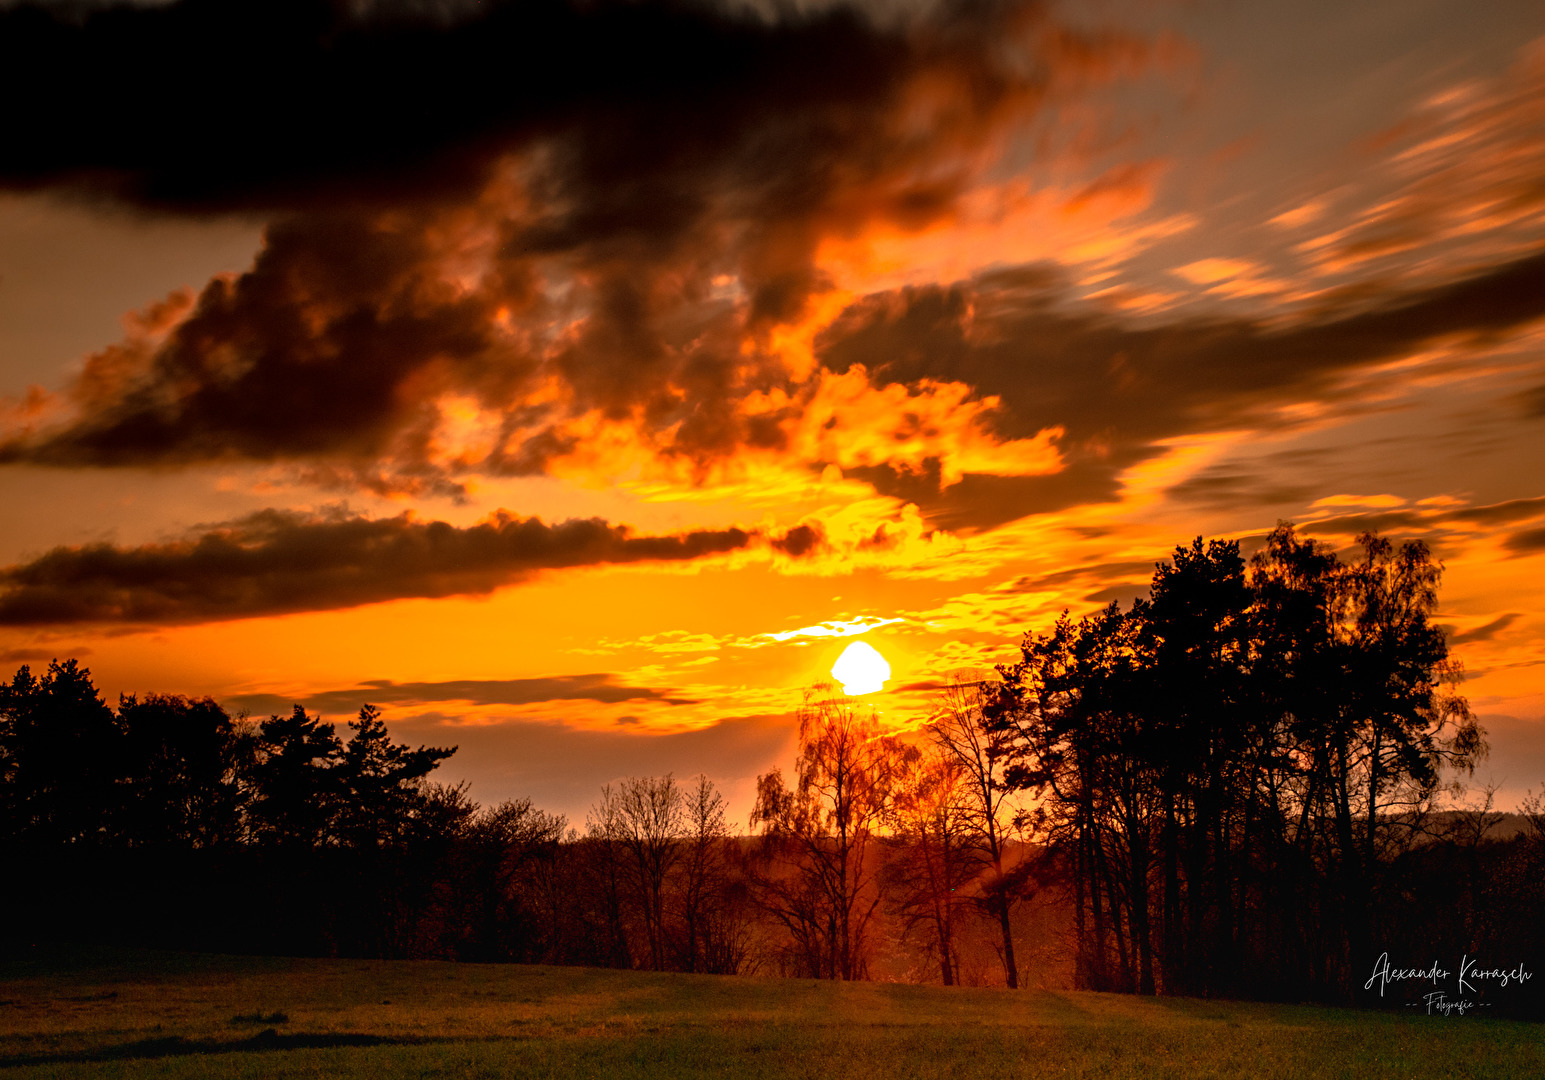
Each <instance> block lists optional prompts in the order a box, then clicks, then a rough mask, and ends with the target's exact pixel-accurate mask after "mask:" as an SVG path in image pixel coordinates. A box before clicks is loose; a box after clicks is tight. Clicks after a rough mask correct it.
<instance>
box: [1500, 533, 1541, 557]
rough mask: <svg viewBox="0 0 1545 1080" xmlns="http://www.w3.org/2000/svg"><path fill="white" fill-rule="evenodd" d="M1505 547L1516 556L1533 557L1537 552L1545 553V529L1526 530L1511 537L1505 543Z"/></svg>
mask: <svg viewBox="0 0 1545 1080" xmlns="http://www.w3.org/2000/svg"><path fill="white" fill-rule="evenodd" d="M1502 546H1503V547H1505V548H1507V549H1508V550H1509V551H1511V552H1513V553H1514V554H1515V555H1532V554H1534V553H1535V552H1536V551H1545V529H1525V530H1523V531H1522V532H1516V533H1514V534H1513V535H1512V536H1509V537H1508V538H1507V540H1505V541H1504V542H1503V545H1502Z"/></svg>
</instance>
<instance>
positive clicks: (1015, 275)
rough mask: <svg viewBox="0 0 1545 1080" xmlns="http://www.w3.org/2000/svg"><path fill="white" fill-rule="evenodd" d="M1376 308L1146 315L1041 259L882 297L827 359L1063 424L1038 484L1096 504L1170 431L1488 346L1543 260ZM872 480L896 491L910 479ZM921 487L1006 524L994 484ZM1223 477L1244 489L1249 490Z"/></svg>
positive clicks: (1537, 293) (1522, 319) (1534, 282)
mask: <svg viewBox="0 0 1545 1080" xmlns="http://www.w3.org/2000/svg"><path fill="white" fill-rule="evenodd" d="M1362 302H1363V304H1364V306H1363V308H1362V309H1361V310H1359V311H1357V312H1355V313H1341V314H1326V315H1320V316H1308V317H1306V318H1304V319H1302V320H1300V321H1299V322H1297V323H1295V324H1292V325H1288V326H1281V325H1278V324H1268V323H1266V322H1264V321H1256V320H1252V319H1246V318H1223V317H1213V316H1192V317H1184V318H1177V319H1173V320H1171V321H1168V322H1164V321H1155V320H1145V321H1142V322H1136V321H1132V320H1124V319H1121V318H1119V317H1116V316H1113V315H1109V314H1104V313H1101V312H1099V311H1097V310H1095V309H1092V308H1089V307H1087V306H1083V307H1081V306H1078V305H1074V304H1072V303H1070V302H1069V301H1068V290H1067V289H1066V287H1065V286H1064V285H1063V284H1061V283H1060V281H1059V280H1058V278H1057V277H1056V276H1055V275H1053V274H1051V273H1050V272H1048V271H1047V270H1045V269H1044V268H1027V269H1024V270H1020V271H1014V272H1001V273H994V274H988V275H984V276H982V277H980V278H978V279H976V280H975V281H972V282H968V283H962V284H959V285H955V286H924V287H916V288H909V289H904V290H899V291H896V292H892V293H887V294H883V295H875V296H871V297H868V298H866V299H864V300H862V301H860V302H858V303H856V304H854V305H853V306H852V307H851V308H849V309H848V310H847V311H846V312H845V313H844V314H843V316H842V317H841V318H839V319H838V320H837V321H836V323H834V324H833V325H832V326H831V327H830V328H828V329H827V330H826V331H825V332H824V334H823V336H822V337H821V339H820V340H819V342H818V345H819V355H820V357H821V359H822V361H823V362H824V363H825V364H826V365H827V366H828V367H829V368H831V369H833V370H836V371H846V370H848V369H850V368H851V367H853V366H854V365H857V364H862V365H863V367H864V369H865V370H866V371H867V372H868V374H869V377H870V380H871V381H872V382H873V383H875V384H877V385H883V384H887V383H894V382H900V383H906V384H913V383H917V382H918V381H920V380H923V379H943V380H953V381H959V382H963V383H966V384H968V385H970V386H973V387H975V388H977V390H978V391H980V392H981V393H982V394H984V395H985V394H993V395H997V396H998V397H999V398H1001V399H1002V402H1003V405H1004V408H1003V409H1002V410H1001V411H1000V413H999V415H998V428H999V431H1000V433H1001V434H1003V435H1004V436H1008V437H1025V436H1029V435H1033V434H1034V433H1036V432H1038V431H1041V430H1044V429H1046V428H1050V427H1054V426H1061V427H1063V428H1064V429H1065V431H1066V435H1065V437H1064V438H1063V439H1062V440H1060V442H1059V446H1060V448H1061V449H1062V451H1063V454H1064V457H1065V458H1066V459H1067V460H1068V461H1069V469H1068V474H1069V475H1068V476H1065V477H1062V478H1055V477H1054V478H1043V479H1042V480H1041V482H1040V484H1039V485H1033V484H1027V485H1026V489H1027V491H1035V489H1036V487H1037V486H1039V487H1040V488H1041V490H1042V491H1045V490H1048V489H1049V490H1056V491H1058V494H1059V495H1060V496H1061V497H1063V498H1066V499H1068V500H1071V501H1096V500H1098V499H1101V498H1108V497H1111V496H1112V495H1113V494H1114V492H1115V477H1116V476H1117V474H1118V473H1119V472H1120V471H1121V470H1123V469H1125V468H1128V467H1130V466H1131V465H1132V464H1134V463H1136V462H1138V461H1140V460H1142V459H1143V458H1144V457H1146V456H1149V455H1150V454H1152V453H1153V452H1154V451H1153V449H1152V447H1153V446H1154V444H1155V443H1157V442H1158V441H1159V440H1162V439H1166V438H1171V437H1174V436H1177V435H1182V434H1186V433H1190V432H1196V431H1203V430H1210V429H1215V428H1217V427H1219V426H1221V425H1225V424H1228V425H1233V424H1237V423H1240V422H1251V423H1271V422H1272V421H1271V419H1270V417H1269V416H1268V415H1267V410H1268V409H1269V407H1270V406H1272V405H1275V404H1280V403H1283V402H1285V401H1291V400H1301V399H1303V398H1306V397H1308V398H1313V397H1320V398H1326V397H1331V396H1334V394H1335V393H1337V392H1338V391H1337V390H1336V387H1335V384H1336V382H1337V381H1338V380H1339V379H1341V378H1343V377H1344V376H1345V375H1346V374H1347V373H1349V372H1351V371H1355V370H1357V369H1360V368H1366V367H1369V366H1371V365H1374V364H1377V363H1380V362H1383V361H1386V360H1389V359H1391V358H1393V357H1396V356H1400V355H1403V354H1405V353H1407V352H1409V351H1410V350H1411V349H1413V348H1415V347H1417V346H1419V345H1421V344H1422V343H1424V342H1428V341H1431V340H1433V339H1436V338H1440V337H1448V336H1451V335H1461V336H1467V337H1469V338H1470V339H1471V340H1486V339H1488V338H1490V337H1493V336H1497V335H1501V334H1505V333H1506V332H1508V331H1510V330H1513V329H1515V328H1517V327H1519V326H1522V325H1524V324H1526V323H1528V322H1530V321H1532V320H1534V319H1537V318H1539V317H1540V316H1542V315H1545V254H1536V255H1533V256H1531V257H1528V258H1524V259H1520V260H1518V261H1515V262H1513V263H1510V264H1507V265H1504V266H1500V267H1494V268H1491V269H1489V270H1487V271H1485V272H1483V273H1479V274H1476V275H1474V276H1472V277H1469V278H1466V279H1464V280H1460V281H1455V282H1451V283H1448V284H1445V285H1442V286H1438V287H1433V288H1427V289H1422V290H1416V291H1408V292H1393V293H1388V294H1385V295H1383V296H1382V297H1374V296H1367V297H1364V298H1363V301H1362ZM1075 478H1076V482H1075ZM874 479H875V480H876V482H877V485H878V486H881V487H882V490H884V489H887V488H889V489H895V490H896V491H897V492H898V493H900V491H901V490H902V488H903V486H904V483H905V481H904V480H903V481H901V482H896V481H889V480H888V479H887V478H886V477H885V476H883V475H880V474H877V475H876V476H875V478H874ZM1214 479H1216V478H1214ZM1206 481H1207V478H1205V477H1204V478H1203V482H1204V483H1206ZM916 486H917V487H918V488H919V490H916V491H909V492H908V494H909V495H911V494H915V495H916V496H917V497H918V501H919V505H921V506H923V508H924V509H925V510H927V511H929V512H930V513H939V514H942V515H947V516H949V517H950V518H951V519H952V520H956V521H962V522H965V521H971V520H973V517H977V518H979V519H981V520H988V521H992V520H993V519H995V518H1001V517H1003V515H1004V514H1005V513H1007V512H1009V511H1008V510H1007V509H1006V508H1005V506H1004V503H1003V500H1002V499H1001V498H1000V497H999V494H1000V493H999V492H997V491H995V490H987V489H985V488H984V490H983V492H982V496H983V497H982V498H980V499H979V500H978V501H977V502H976V503H975V505H974V506H971V507H967V506H964V505H952V504H951V503H950V500H951V499H952V498H953V499H955V500H959V499H960V498H961V497H960V496H959V495H954V496H951V495H950V494H949V492H942V493H941V492H938V491H937V488H935V490H934V493H933V495H932V496H931V497H930V496H929V495H928V493H927V492H925V491H922V490H920V489H921V485H916ZM1224 486H1225V487H1227V486H1233V487H1235V488H1236V491H1235V492H1229V493H1228V494H1229V495H1230V496H1232V495H1235V494H1237V486H1238V485H1237V484H1234V485H1229V484H1225V485H1224ZM1193 494H1203V492H1193ZM1213 494H1214V495H1218V494H1219V492H1218V491H1217V490H1215V491H1214V492H1213ZM1019 505H1020V506H1022V507H1023V508H1024V512H1027V513H1028V512H1033V509H1032V508H1036V507H1037V506H1038V503H1037V501H1036V499H1034V498H1026V499H1023V500H1020V501H1019Z"/></svg>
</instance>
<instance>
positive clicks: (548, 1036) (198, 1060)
mask: <svg viewBox="0 0 1545 1080" xmlns="http://www.w3.org/2000/svg"><path fill="white" fill-rule="evenodd" d="M43 1076H59V1077H99V1076H104V1077H105V1076H135V1077H140V1076H148V1077H227V1076H229V1077H301V1076H306V1077H314V1076H343V1077H362V1078H364V1077H370V1078H392V1077H417V1076H435V1077H441V1076H444V1077H598V1078H607V1077H646V1076H647V1077H656V1076H658V1077H735V1078H737V1080H740V1078H745V1080H751V1078H758V1077H769V1078H772V1077H780V1078H781V1077H799V1078H805V1077H812V1078H813V1077H841V1078H843V1080H901V1078H905V1077H938V1078H940V1080H944V1078H948V1080H972V1078H975V1077H982V1078H989V1077H990V1078H994V1080H998V1078H1005V1077H1062V1078H1071V1077H1119V1078H1128V1077H1130V1078H1133V1080H1158V1078H1162V1077H1186V1078H1191V1077H1252V1078H1256V1077H1262V1078H1264V1077H1306V1078H1307V1077H1315V1078H1319V1077H1347V1078H1353V1077H1356V1078H1368V1080H1407V1078H1415V1080H1426V1078H1434V1077H1476V1078H1486V1080H1492V1078H1497V1077H1520V1078H1541V1077H1545V1026H1541V1025H1537V1024H1527V1023H1520V1022H1512V1021H1503V1020H1489V1019H1483V1018H1478V1017H1476V1016H1474V1015H1473V1014H1472V1015H1471V1016H1467V1017H1465V1018H1464V1019H1458V1018H1454V1019H1444V1018H1441V1017H1431V1018H1429V1017H1425V1016H1411V1015H1401V1014H1391V1013H1370V1012H1357V1011H1350V1010H1336V1009H1325V1008H1318V1007H1311V1006H1279V1005H1256V1004H1244V1003H1236V1002H1217V1001H1195V1000H1186V999H1160V1000H1142V999H1135V998H1130V997H1122V996H1117V995H1109V994H1087V993H1048V992H1044V991H1030V992H1022V993H1012V992H1009V991H1005V990H972V989H945V988H942V987H926V986H901V985H894V984H882V983H860V984H852V985H839V984H831V983H820V982H807V981H799V980H784V979H755V978H719V977H714V976H693V975H654V974H647V973H642V972H618V971H598V970H592V969H584V968H550V967H523V966H513V965H512V966H480V965H457V964H441V963H427V962H382V961H350V960H332V961H329V960H289V959H253V958H242V957H200V956H185V955H180V954H170V953H125V952H121V951H120V952H102V953H96V954H92V953H83V952H79V951H76V952H72V953H69V954H60V953H55V954H52V955H42V954H40V953H36V952H35V953H33V954H30V955H24V956H22V957H21V958H19V959H12V960H10V961H8V962H5V963H4V964H0V1080H10V1078H13V1077H14V1078H16V1080H21V1078H24V1077H43Z"/></svg>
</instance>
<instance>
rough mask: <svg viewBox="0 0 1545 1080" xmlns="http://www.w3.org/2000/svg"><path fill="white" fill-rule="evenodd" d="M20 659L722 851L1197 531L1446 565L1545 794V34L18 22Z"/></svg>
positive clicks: (1419, 10) (558, 10)
mask: <svg viewBox="0 0 1545 1080" xmlns="http://www.w3.org/2000/svg"><path fill="white" fill-rule="evenodd" d="M0 90H3V94H4V98H5V100H6V101H7V102H9V103H11V104H10V106H9V108H8V109H7V113H6V117H5V119H4V120H3V121H0V134H3V137H0V372H3V382H0V395H3V399H4V400H3V403H0V405H3V413H4V416H3V429H0V499H3V501H4V505H5V507H6V512H5V517H4V522H5V524H4V528H3V531H0V565H3V566H5V567H6V569H4V570H3V571H0V575H3V576H0V659H3V660H4V662H5V664H6V665H7V668H6V670H7V671H9V670H14V668H15V667H16V666H17V665H20V664H23V663H27V664H31V665H33V666H34V668H37V667H40V666H45V665H46V664H47V662H48V661H49V660H50V659H51V658H54V657H59V658H64V657H69V656H75V657H79V658H80V660H81V662H82V663H83V664H85V665H87V666H89V667H90V669H91V671H92V673H93V676H94V678H95V680H96V682H97V685H98V686H99V687H101V688H102V690H103V691H104V692H105V693H106V694H107V696H108V699H109V700H110V701H116V700H117V695H118V694H119V693H120V692H140V693H143V692H147V691H160V692H176V693H185V694H196V695H203V694H210V695H213V696H214V697H216V698H217V699H218V700H220V701H221V702H222V703H224V704H225V705H226V706H227V707H228V708H230V709H231V710H233V711H236V710H246V711H247V712H249V713H250V714H251V715H253V716H266V715H268V714H270V713H273V712H287V711H288V709H289V707H290V704H291V703H292V702H300V703H304V704H305V705H306V706H307V707H308V708H311V709H315V710H319V711H320V712H321V713H322V714H323V715H324V716H325V717H326V718H327V719H329V720H332V721H335V722H337V723H339V724H340V727H341V725H342V723H343V722H344V721H345V720H347V719H348V718H350V717H351V716H352V715H353V714H354V713H355V712H356V711H357V710H358V708H359V706H360V704H361V703H363V702H365V701H370V702H374V703H376V704H379V705H381V706H382V707H383V710H384V715H385V716H386V718H387V720H388V722H389V724H390V725H391V728H392V731H393V733H394V734H395V735H396V736H397V737H398V738H401V739H406V740H408V741H411V742H413V743H415V744H417V743H420V742H423V743H431V744H435V745H453V744H454V745H458V746H459V747H460V750H459V752H458V753H457V754H456V756H455V757H453V758H452V759H451V760H450V761H449V762H447V763H446V765H444V766H443V767H442V769H441V770H440V774H439V775H440V776H441V777H443V778H445V779H449V780H461V779H465V780H469V781H470V782H471V785H472V794H473V795H474V797H476V798H478V799H479V800H481V801H484V802H492V801H497V800H499V799H503V798H507V797H512V796H531V797H533V798H534V799H535V800H536V802H537V803H538V805H540V806H543V807H544V808H548V809H551V810H555V811H562V812H565V813H567V814H569V815H570V817H571V819H573V820H576V821H582V820H583V817H584V812H585V808H586V807H587V806H588V805H589V804H590V803H591V802H592V801H593V800H594V799H595V797H596V792H597V790H598V788H599V787H600V785H601V784H602V783H603V782H606V781H610V780H614V779H616V778H619V777H622V776H628V775H651V774H659V773H663V772H665V771H667V770H674V771H675V773H676V774H677V776H679V777H680V776H687V775H691V774H695V773H698V772H705V773H707V774H708V775H709V776H710V777H712V778H714V779H715V780H716V781H718V782H719V783H720V785H721V786H722V787H723V788H724V789H725V790H726V791H727V793H729V795H730V796H731V809H732V812H733V814H735V815H739V816H741V818H742V819H743V817H744V814H745V811H746V810H747V809H748V807H749V798H750V792H751V789H752V786H753V784H754V778H755V776H756V774H757V773H758V772H760V771H765V770H766V769H767V768H769V767H770V766H772V765H774V764H779V763H781V764H783V765H784V767H785V768H787V765H788V759H789V757H790V754H791V748H792V744H793V720H792V709H793V708H794V706H795V705H796V704H797V703H798V702H799V700H800V696H801V693H802V690H803V688H804V687H806V686H808V685H809V684H811V683H812V682H814V681H816V680H818V679H820V678H824V677H825V676H826V673H827V671H828V670H829V669H830V667H831V664H832V662H833V661H834V660H835V659H836V657H837V655H838V654H839V653H840V652H841V651H842V649H843V647H844V646H845V645H847V644H849V643H850V642H851V641H853V640H855V639H859V638H860V635H861V640H863V641H866V642H868V643H869V644H870V645H872V646H873V647H875V648H876V649H878V650H879V651H880V653H882V654H883V655H884V657H885V658H886V659H887V660H888V661H889V663H890V664H891V667H892V670H893V677H892V679H891V681H890V682H889V683H888V684H887V686H888V689H887V690H886V691H884V692H882V693H879V694H875V695H873V697H872V698H868V699H866V700H872V701H874V703H875V704H876V706H877V707H878V708H879V709H880V710H881V711H882V713H883V714H884V716H885V717H886V718H887V719H889V720H891V721H893V722H895V723H898V724H903V723H908V722H914V721H916V720H918V719H920V718H921V717H922V716H923V715H924V714H925V713H926V711H927V709H928V707H929V704H930V701H931V700H932V698H933V695H934V694H935V690H933V689H931V687H933V686H935V685H936V684H937V682H938V680H939V679H941V678H944V677H947V676H948V675H950V674H951V673H954V672H959V671H963V670H981V669H983V668H986V667H989V666H990V665H992V664H994V663H998V662H1003V661H1006V660H1010V659H1012V658H1014V657H1015V655H1016V652H1017V650H1016V646H1017V642H1018V640H1019V639H1020V637H1021V635H1022V634H1023V633H1025V632H1026V631H1037V630H1044V629H1046V628H1047V627H1048V626H1049V625H1050V623H1051V622H1052V620H1054V619H1055V618H1056V616H1057V614H1058V613H1059V612H1061V611H1062V610H1063V609H1064V608H1067V609H1070V610H1071V611H1072V612H1073V613H1074V614H1075V615H1078V614H1083V613H1086V612H1088V611H1091V610H1094V609H1096V608H1098V607H1101V606H1103V605H1104V604H1106V603H1108V602H1109V601H1110V600H1111V599H1112V598H1116V599H1120V600H1122V601H1123V602H1125V601H1129V600H1130V599H1131V598H1132V597H1134V596H1137V595H1140V594H1142V593H1143V591H1144V588H1145V585H1146V583H1147V581H1148V578H1149V576H1150V574H1151V573H1152V570H1153V564H1154V562H1155V561H1156V560H1158V559H1161V558H1163V557H1164V556H1165V554H1166V552H1167V551H1168V550H1169V549H1171V548H1172V547H1173V546H1174V545H1175V544H1177V543H1181V542H1188V541H1189V540H1190V539H1191V538H1192V537H1194V536H1197V535H1204V536H1209V537H1210V536H1224V537H1236V538H1239V539H1240V540H1241V541H1242V543H1243V545H1244V547H1245V549H1246V550H1247V551H1251V550H1254V548H1255V547H1256V546H1258V544H1259V541H1260V538H1261V537H1262V536H1263V535H1264V533H1265V532H1266V531H1268V530H1269V529H1270V528H1271V527H1272V526H1273V525H1275V524H1276V522H1277V521H1279V520H1290V521H1294V522H1297V523H1298V524H1299V526H1300V527H1301V528H1302V529H1303V530H1304V531H1305V532H1307V533H1308V534H1310V535H1313V536H1316V537H1319V538H1322V539H1325V540H1328V541H1330V542H1332V543H1334V544H1335V545H1337V546H1338V547H1342V548H1350V547H1351V546H1352V545H1353V538H1354V537H1355V536H1356V535H1357V534H1358V533H1359V532H1361V531H1363V530H1365V529H1369V528H1374V529H1379V530H1381V531H1383V532H1385V533H1386V534H1387V535H1389V536H1391V537H1393V538H1395V539H1408V538H1422V539H1424V540H1426V541H1427V542H1428V543H1429V544H1430V545H1431V547H1432V549H1433V550H1434V552H1435V553H1436V555H1437V556H1438V557H1439V558H1441V560H1442V561H1443V563H1444V565H1445V567H1446V572H1445V576H1444V580H1443V588H1442V592H1441V611H1440V616H1439V621H1440V622H1442V623H1443V624H1444V625H1445V626H1447V627H1448V628H1449V629H1450V641H1451V644H1452V646H1453V648H1454V651H1455V654H1456V655H1457V656H1458V657H1459V658H1460V659H1461V660H1462V661H1463V663H1464V666H1465V669H1466V672H1467V676H1468V678H1467V682H1466V683H1465V686H1464V692H1465V693H1466V694H1467V695H1468V696H1469V699H1470V701H1471V704H1472V706H1473V707H1474V709H1475V710H1476V712H1477V713H1478V715H1479V717H1480V719H1481V721H1482V723H1483V724H1484V726H1485V727H1486V728H1487V730H1488V733H1489V739H1490V742H1491V745H1492V756H1491V760H1490V762H1489V764H1488V765H1487V766H1485V767H1483V769H1482V770H1481V773H1480V774H1479V775H1480V777H1481V778H1482V779H1485V778H1487V777H1489V778H1491V779H1493V780H1494V781H1495V782H1496V783H1497V784H1498V785H1499V787H1500V789H1501V790H1500V792H1499V801H1500V802H1501V803H1502V804H1503V805H1511V804H1512V803H1514V802H1516V799H1517V797H1518V796H1519V795H1520V794H1522V792H1523V791H1524V790H1525V789H1527V788H1530V787H1536V786H1538V785H1539V784H1540V783H1541V782H1542V781H1545V6H1542V5H1540V4H1539V2H1538V0H1527V2H1523V0H1520V2H1513V0H1492V2H1488V3H1486V4H1481V5H1477V4H1466V3H1461V2H1459V0H1362V2H1359V3H1356V4H1352V5H1347V4H1344V3H1330V2H1321V0H1312V2H1303V3H1293V4H1267V3H1244V2H1237V3H1225V2H1215V0H1195V2H1175V3H1163V2H1154V3H1138V2H1131V3H1125V2H1114V3H1091V4H1077V5H1074V4H1066V5H1056V4H1052V5H1042V4H1036V3H1028V2H1020V0H1003V2H994V0H985V2H938V3H930V2H919V0H885V2H876V3H872V4H861V3H860V4H847V3H824V2H813V3H801V4H780V5H774V4H762V3H759V2H758V0H742V2H736V3H733V4H720V5H714V4H710V3H707V2H685V0H681V2H669V3H667V2H661V0H635V2H629V0H590V2H585V3H578V4H576V3H572V2H571V0H521V2H509V3H496V2H481V3H478V2H473V0H442V2H439V3H435V2H432V0H420V2H413V3H410V2H408V0H401V2H397V0H390V2H388V0H352V2H346V0H337V2H336V3H323V2H320V0H179V2H176V3H171V4H164V3H138V4H122V5H118V6H105V5H87V6H80V5H75V6H71V7H64V6H61V5H52V4H41V5H35V6H33V5H15V4H9V3H0Z"/></svg>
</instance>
